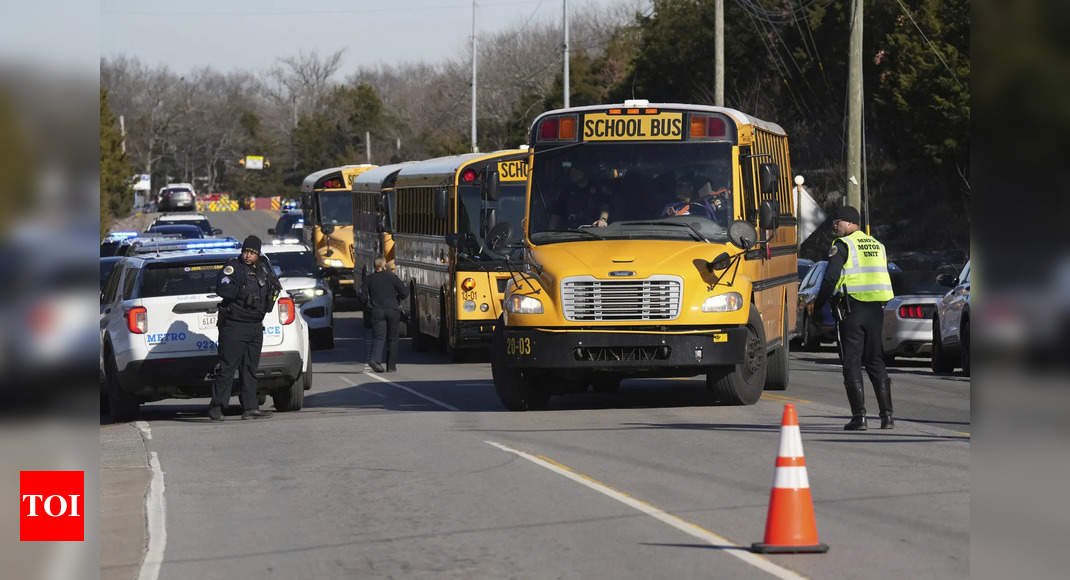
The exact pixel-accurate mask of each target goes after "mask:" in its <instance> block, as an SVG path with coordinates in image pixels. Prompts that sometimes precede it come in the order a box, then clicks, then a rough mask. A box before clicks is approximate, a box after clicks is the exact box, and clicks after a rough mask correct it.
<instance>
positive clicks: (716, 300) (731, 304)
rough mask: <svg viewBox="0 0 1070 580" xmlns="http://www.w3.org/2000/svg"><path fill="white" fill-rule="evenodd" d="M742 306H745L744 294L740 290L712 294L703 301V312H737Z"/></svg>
mask: <svg viewBox="0 0 1070 580" xmlns="http://www.w3.org/2000/svg"><path fill="white" fill-rule="evenodd" d="M740 308H743V296H742V295H740V293H739V292H726V293H725V294H718V295H717V296H710V297H709V298H707V299H706V300H705V301H704V302H703V303H702V311H703V312H735V311H736V310H739V309H740Z"/></svg>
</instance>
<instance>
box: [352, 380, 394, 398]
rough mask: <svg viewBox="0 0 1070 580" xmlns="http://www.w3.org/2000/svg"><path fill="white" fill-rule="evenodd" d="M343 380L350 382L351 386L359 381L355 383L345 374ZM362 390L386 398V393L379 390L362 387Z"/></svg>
mask: <svg viewBox="0 0 1070 580" xmlns="http://www.w3.org/2000/svg"><path fill="white" fill-rule="evenodd" d="M342 380H343V381H345V382H347V383H349V386H351V387H355V386H357V383H354V382H353V381H351V380H350V379H349V377H347V376H343V377H342ZM361 390H362V391H364V392H365V393H371V394H373V395H375V396H376V397H379V398H380V399H385V398H386V395H384V394H382V393H380V392H379V391H373V390H371V389H361Z"/></svg>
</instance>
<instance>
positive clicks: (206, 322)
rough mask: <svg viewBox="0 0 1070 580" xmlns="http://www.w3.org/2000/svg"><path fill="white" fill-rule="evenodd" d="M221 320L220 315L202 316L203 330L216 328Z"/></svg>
mask: <svg viewBox="0 0 1070 580" xmlns="http://www.w3.org/2000/svg"><path fill="white" fill-rule="evenodd" d="M218 320H219V314H202V315H201V330H204V329H205V328H212V327H214V326H216V322H217V321H218Z"/></svg>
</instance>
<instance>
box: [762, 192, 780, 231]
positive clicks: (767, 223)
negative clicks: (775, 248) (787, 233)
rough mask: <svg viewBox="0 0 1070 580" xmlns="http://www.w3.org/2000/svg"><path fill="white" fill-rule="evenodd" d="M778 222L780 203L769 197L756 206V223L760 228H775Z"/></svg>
mask: <svg viewBox="0 0 1070 580" xmlns="http://www.w3.org/2000/svg"><path fill="white" fill-rule="evenodd" d="M779 222H780V204H779V203H777V202H776V201H773V200H771V199H767V200H765V201H763V202H762V205H761V207H759V208H758V223H759V224H760V225H761V226H762V229H766V230H775V229H776V228H777V225H779Z"/></svg>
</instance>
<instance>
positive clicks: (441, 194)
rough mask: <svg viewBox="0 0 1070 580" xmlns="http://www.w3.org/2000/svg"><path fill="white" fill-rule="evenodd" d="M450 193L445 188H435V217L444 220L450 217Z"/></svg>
mask: <svg viewBox="0 0 1070 580" xmlns="http://www.w3.org/2000/svg"><path fill="white" fill-rule="evenodd" d="M449 201H450V199H449V193H448V192H447V191H446V190H445V189H436V190H435V219H437V220H444V219H446V218H447V217H449V211H450V208H449Z"/></svg>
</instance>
